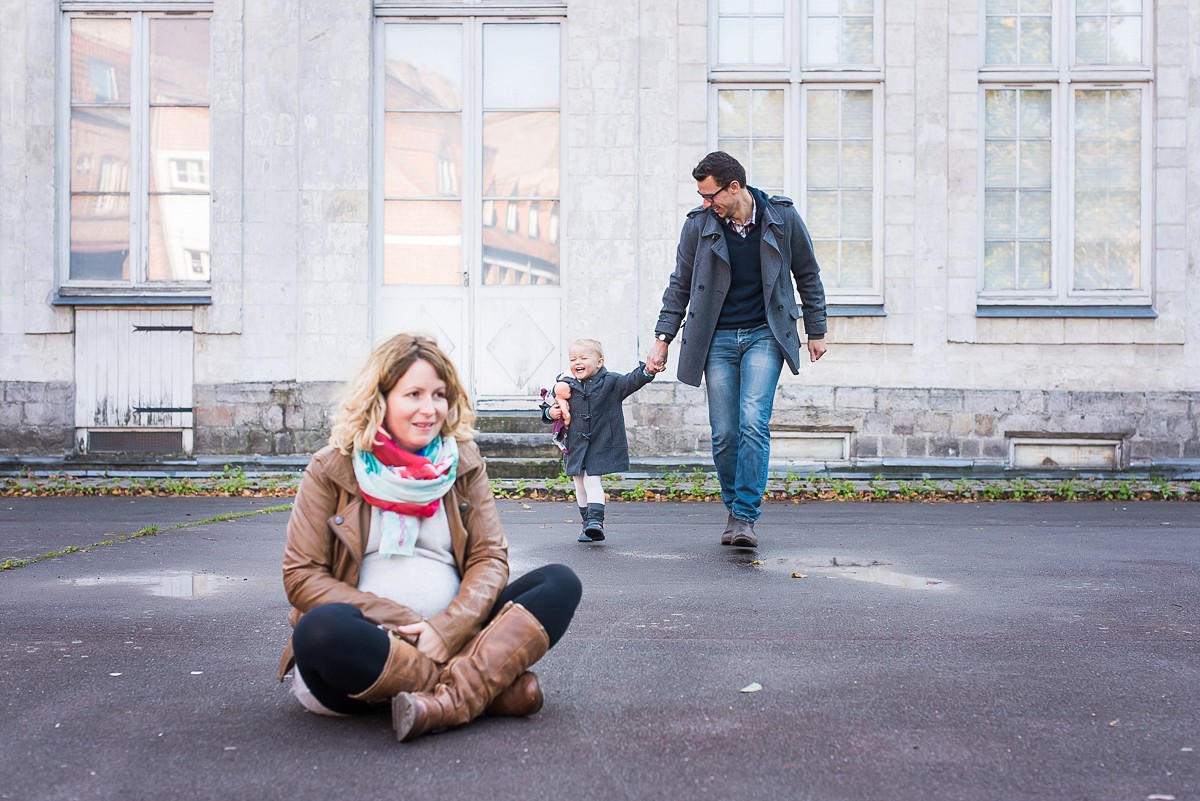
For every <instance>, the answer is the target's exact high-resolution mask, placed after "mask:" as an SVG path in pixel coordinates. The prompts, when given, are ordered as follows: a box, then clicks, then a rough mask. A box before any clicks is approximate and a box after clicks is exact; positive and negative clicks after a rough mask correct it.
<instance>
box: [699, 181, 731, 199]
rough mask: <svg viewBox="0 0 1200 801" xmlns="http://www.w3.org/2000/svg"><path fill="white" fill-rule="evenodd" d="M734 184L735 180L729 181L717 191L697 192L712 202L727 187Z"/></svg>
mask: <svg viewBox="0 0 1200 801" xmlns="http://www.w3.org/2000/svg"><path fill="white" fill-rule="evenodd" d="M732 185H733V181H730V182H729V183H727V184H725V185H724V186H722V187H721V188H720V189H718V190H717V191H716V192H711V193H709V194H707V195H706V194H704V193H703V192H697V193H696V194H697V195H699V196H700V197H701V198H702V199H704V200H707V201H708V202H709V203H712V201H713V198H714V197H716V196H717V195H719V194H721V193H722V192H724V191H725V190H726V189H728V188H729V187H730V186H732Z"/></svg>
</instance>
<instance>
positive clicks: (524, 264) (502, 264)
mask: <svg viewBox="0 0 1200 801" xmlns="http://www.w3.org/2000/svg"><path fill="white" fill-rule="evenodd" d="M496 205H497V206H498V207H502V208H500V209H499V214H498V215H497V216H498V220H497V223H499V224H497V225H494V226H490V227H485V228H484V229H483V272H482V281H483V283H484V284H485V285H487V286H513V285H518V286H541V285H548V284H557V283H558V282H559V256H558V242H557V230H556V229H555V228H553V227H552V226H550V225H541V224H540V219H539V223H538V224H536V225H532V226H531V220H532V219H533V215H534V214H535V213H536V214H537V215H538V217H539V218H540V217H541V215H543V214H549V215H550V216H551V218H553V219H556V218H557V217H558V203H557V202H554V203H547V202H545V201H536V200H511V199H510V200H505V201H496Z"/></svg>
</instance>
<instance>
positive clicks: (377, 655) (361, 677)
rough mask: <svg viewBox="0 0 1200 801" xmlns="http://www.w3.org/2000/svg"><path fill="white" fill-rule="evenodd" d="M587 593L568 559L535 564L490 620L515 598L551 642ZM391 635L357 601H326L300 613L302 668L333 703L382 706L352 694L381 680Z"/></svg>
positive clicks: (295, 641)
mask: <svg viewBox="0 0 1200 801" xmlns="http://www.w3.org/2000/svg"><path fill="white" fill-rule="evenodd" d="M582 594H583V585H582V584H580V583H579V577H578V576H576V575H575V572H574V571H573V570H571V568H569V567H567V566H566V565H546V566H545V567H539V568H538V569H536V570H531V571H530V572H528V573H526V574H525V575H524V576H521V577H520V578H519V579H517V580H516V581H514V582H513V583H511V584H509V585H508V586H507V587H505V588H504V591H503V592H501V593H500V598H499V600H497V601H496V605H495V606H493V607H492V611H491V613H490V614H489V615H488V620H491V619H492V618H493V617H495V616H496V613H497V612H499V611H500V609H501V608H502V607H503V606H504V605H505V604H506V603H508V602H509V601H514V602H516V603H519V604H521V606H523V607H525V608H526V609H528V610H529V612H530V613H531V614H532V615H533V616H534V617H536V618H537V619H538V622H539V623H541V624H542V627H543V628H545V629H546V634H547V635H549V637H550V645H551V646H552V647H553V645H554V644H555V643H556V642H558V641H559V640H560V639H561V638H562V636H563V635H564V634H566V632H567V626H569V625H570V624H571V618H572V617H573V616H574V615H575V607H576V606H578V605H579V599H580V597H581V595H582ZM388 637H389V635H388V634H387V632H385V631H384V630H383V629H381V628H379V627H378V626H377V625H375V624H374V623H372V622H370V621H369V620H367V619H366V618H364V617H363V615H362V612H360V611H359V610H358V607H356V606H353V605H351V604H343V603H336V604H322V605H321V606H316V607H313V608H312V609H310V610H308V612H306V613H305V614H304V616H303V617H301V618H300V621H299V622H298V623H297V624H296V630H295V631H294V632H292V650H293V653H294V655H295V657H296V670H298V671H299V672H300V674H301V676H303V677H304V683H305V684H307V685H308V689H309V690H310V691H311V692H312V694H313V695H314V696H316V698H317V700H318V701H320V702H321V703H322V704H323V705H325V706H326V707H327V708H329V709H331V710H333V711H334V712H341V713H343V714H347V715H361V714H365V713H368V712H374V711H376V710H378V709H380V708H381V705H380V704H369V703H366V702H365V701H358V700H355V699H353V698H350V697H349V696H351V695H354V694H355V693H360V692H362V691H363V690H365V689H367V688H368V687H370V686H371V685H372V684H374V683H375V680H376V679H378V678H379V674H380V673H382V672H383V667H384V665H385V664H386V662H387V658H388V652H389V651H390V650H391V643H390V641H389V640H388Z"/></svg>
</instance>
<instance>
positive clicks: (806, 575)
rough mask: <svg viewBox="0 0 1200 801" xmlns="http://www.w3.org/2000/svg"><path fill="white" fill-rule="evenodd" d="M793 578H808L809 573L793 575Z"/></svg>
mask: <svg viewBox="0 0 1200 801" xmlns="http://www.w3.org/2000/svg"><path fill="white" fill-rule="evenodd" d="M792 578H808V574H807V573H793V574H792Z"/></svg>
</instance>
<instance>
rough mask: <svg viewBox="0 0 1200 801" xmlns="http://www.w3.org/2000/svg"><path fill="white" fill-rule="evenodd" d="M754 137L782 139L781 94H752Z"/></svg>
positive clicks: (758, 92)
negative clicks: (776, 137)
mask: <svg viewBox="0 0 1200 801" xmlns="http://www.w3.org/2000/svg"><path fill="white" fill-rule="evenodd" d="M754 135H755V136H756V137H764V136H778V137H780V138H782V137H783V92H779V91H774V90H771V91H762V90H755V92H754Z"/></svg>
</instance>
